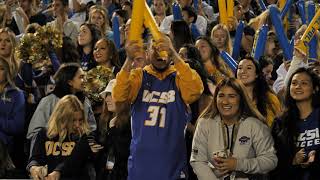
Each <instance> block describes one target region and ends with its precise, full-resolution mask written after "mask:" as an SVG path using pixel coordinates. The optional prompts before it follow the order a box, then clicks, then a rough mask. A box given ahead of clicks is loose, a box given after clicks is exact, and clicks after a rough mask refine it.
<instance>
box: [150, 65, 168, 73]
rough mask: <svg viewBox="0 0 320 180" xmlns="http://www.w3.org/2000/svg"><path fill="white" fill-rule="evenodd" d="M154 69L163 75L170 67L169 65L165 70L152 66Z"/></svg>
mask: <svg viewBox="0 0 320 180" xmlns="http://www.w3.org/2000/svg"><path fill="white" fill-rule="evenodd" d="M152 67H153V68H154V69H155V70H156V71H158V72H160V73H162V72H164V71H166V70H167V69H168V68H169V65H167V66H166V67H164V68H157V67H155V66H154V65H152Z"/></svg>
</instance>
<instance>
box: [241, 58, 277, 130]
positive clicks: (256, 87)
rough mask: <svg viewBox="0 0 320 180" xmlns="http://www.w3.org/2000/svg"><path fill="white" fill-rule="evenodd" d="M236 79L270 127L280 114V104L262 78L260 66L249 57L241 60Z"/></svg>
mask: <svg viewBox="0 0 320 180" xmlns="http://www.w3.org/2000/svg"><path fill="white" fill-rule="evenodd" d="M236 77H237V79H239V80H240V81H241V82H242V83H243V84H244V85H245V87H246V90H247V93H248V95H249V98H250V100H251V101H252V102H253V104H254V105H255V107H256V108H257V109H258V110H259V112H260V113H261V114H262V115H263V116H265V117H266V123H267V124H268V126H269V127H271V125H272V122H273V120H274V118H275V117H277V116H278V115H279V113H280V112H281V104H280V101H279V99H278V98H277V96H276V95H275V94H274V93H273V91H272V90H271V88H270V87H269V85H268V83H267V81H266V79H265V78H264V76H263V73H262V70H261V67H260V65H259V64H258V63H257V62H256V61H255V60H254V59H253V58H251V57H247V58H245V59H242V60H241V61H240V62H239V65H238V69H237V75H236Z"/></svg>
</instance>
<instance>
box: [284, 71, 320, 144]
mask: <svg viewBox="0 0 320 180" xmlns="http://www.w3.org/2000/svg"><path fill="white" fill-rule="evenodd" d="M301 73H305V74H307V75H308V76H309V77H310V78H311V81H312V85H313V89H314V93H313V94H312V107H313V108H317V107H320V90H319V89H320V78H319V77H318V76H317V74H316V73H314V72H313V71H312V70H311V69H306V68H299V69H297V70H296V71H295V72H294V73H293V74H292V76H291V77H290V79H289V83H288V85H287V87H286V92H285V102H284V103H285V107H286V108H285V111H284V112H283V114H282V116H281V120H282V121H283V126H284V127H288V135H289V137H290V138H291V139H292V138H293V137H295V136H296V135H297V133H298V131H297V123H298V122H299V120H300V112H299V109H298V107H297V104H296V101H295V100H294V99H293V98H292V97H291V95H290V86H291V82H292V78H293V76H294V75H296V74H301Z"/></svg>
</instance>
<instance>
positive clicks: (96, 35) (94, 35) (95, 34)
mask: <svg viewBox="0 0 320 180" xmlns="http://www.w3.org/2000/svg"><path fill="white" fill-rule="evenodd" d="M81 26H87V27H88V28H89V30H90V33H91V37H92V40H91V52H90V54H89V60H90V62H91V63H95V61H94V60H93V49H94V45H95V44H96V42H97V41H98V40H99V39H100V38H101V37H102V33H101V31H100V30H99V28H98V27H97V26H96V25H94V24H90V23H83V24H81ZM81 26H80V27H81ZM77 44H78V52H79V55H80V58H82V56H83V55H84V52H83V47H82V46H80V45H79V42H78V41H77Z"/></svg>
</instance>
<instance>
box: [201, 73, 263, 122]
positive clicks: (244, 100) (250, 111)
mask: <svg viewBox="0 0 320 180" xmlns="http://www.w3.org/2000/svg"><path fill="white" fill-rule="evenodd" d="M226 86H227V87H231V88H232V89H234V90H235V91H236V92H237V94H238V95H239V96H240V101H239V102H240V105H239V108H240V115H241V117H243V118H246V117H255V118H257V119H259V120H261V121H262V122H265V121H264V119H265V118H264V117H263V116H262V115H261V113H260V112H258V111H257V110H256V108H254V106H253V104H252V103H251V101H250V100H249V97H248V94H247V92H246V89H245V87H244V86H243V85H242V83H241V82H240V81H239V80H238V79H235V78H225V79H223V80H222V81H221V82H220V83H219V84H218V85H217V87H216V90H215V92H214V94H213V100H212V102H211V103H210V105H209V106H208V107H207V108H206V109H205V110H204V111H203V113H202V115H201V116H200V117H203V118H214V117H215V116H216V115H218V114H219V112H218V108H217V96H218V93H219V92H220V90H221V89H222V88H223V87H226Z"/></svg>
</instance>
